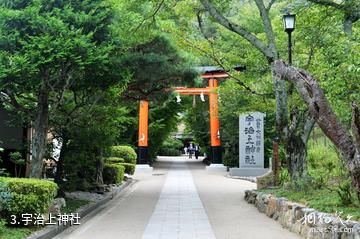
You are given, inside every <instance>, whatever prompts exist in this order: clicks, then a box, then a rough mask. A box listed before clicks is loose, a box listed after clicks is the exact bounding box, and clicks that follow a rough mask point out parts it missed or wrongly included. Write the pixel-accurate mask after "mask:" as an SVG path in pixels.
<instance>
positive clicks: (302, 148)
mask: <svg viewBox="0 0 360 239" xmlns="http://www.w3.org/2000/svg"><path fill="white" fill-rule="evenodd" d="M200 2H201V3H202V5H203V6H204V8H205V9H206V11H207V12H208V13H209V14H210V15H211V17H212V18H213V19H214V20H215V21H216V22H217V23H219V24H220V25H222V26H223V27H225V28H226V29H228V30H229V31H231V32H234V33H236V34H237V35H239V36H240V37H241V38H243V39H245V40H247V41H248V42H249V43H250V44H251V45H252V46H253V47H255V48H256V49H257V50H258V51H259V52H261V53H262V54H263V56H264V57H265V58H266V59H267V61H268V64H269V66H270V68H271V72H272V78H273V84H274V91H275V99H276V127H277V132H278V134H279V135H281V138H282V140H283V142H284V143H285V144H286V149H287V159H288V166H289V167H290V168H289V169H290V170H289V172H290V173H291V176H292V179H294V180H296V179H297V178H298V177H303V176H305V175H306V167H305V165H304V163H305V162H306V142H304V141H303V139H306V140H307V139H308V137H306V135H308V134H309V133H310V132H311V130H312V128H313V125H314V121H313V120H312V119H311V118H308V117H302V118H301V119H302V121H304V120H309V124H302V121H301V122H300V119H298V118H296V120H295V118H294V120H293V121H292V127H291V128H290V129H289V123H288V118H289V114H288V101H287V99H288V95H287V91H286V85H285V81H282V80H281V79H280V78H279V77H278V75H277V74H275V66H274V62H275V61H276V60H278V59H279V51H278V49H277V46H276V38H275V33H274V30H273V26H272V21H271V18H270V10H271V8H272V6H273V3H274V2H275V1H270V2H268V4H265V1H263V0H255V1H254V2H255V4H256V7H257V9H258V12H259V14H260V18H261V21H262V27H263V32H264V34H265V40H262V39H261V38H260V37H258V36H257V35H256V34H255V33H254V32H251V31H250V30H249V29H248V28H246V27H245V26H243V25H241V24H238V23H236V22H234V21H232V20H230V19H229V18H228V17H226V16H225V15H224V14H222V13H221V11H220V10H219V9H218V7H217V6H216V4H215V3H214V2H212V1H210V0H200ZM299 123H300V125H303V127H299V126H298V124H299ZM294 124H296V127H294V126H295V125H294ZM308 126H310V127H308ZM289 130H291V131H289ZM295 130H296V132H295ZM293 172H297V173H296V174H294V173H293Z"/></svg>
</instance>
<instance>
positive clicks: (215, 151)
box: [137, 67, 229, 164]
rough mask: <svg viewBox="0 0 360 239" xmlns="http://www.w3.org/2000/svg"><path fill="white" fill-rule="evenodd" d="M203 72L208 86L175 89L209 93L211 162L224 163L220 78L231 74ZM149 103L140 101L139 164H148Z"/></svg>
mask: <svg viewBox="0 0 360 239" xmlns="http://www.w3.org/2000/svg"><path fill="white" fill-rule="evenodd" d="M204 70H205V73H203V74H201V77H202V78H203V79H207V80H208V87H206V88H186V87H175V88H174V91H175V92H177V93H178V94H180V95H201V94H203V95H208V96H209V113H210V138H211V155H209V156H210V158H211V163H212V164H222V148H221V141H220V120H219V99H218V98H219V97H218V80H219V79H222V78H227V77H229V75H228V74H227V73H226V72H225V71H223V70H219V69H213V68H206V67H205V69H204ZM148 111H149V103H148V101H147V100H141V101H140V107H139V134H138V162H137V163H138V164H147V163H148V159H147V151H148V115H149V113H148Z"/></svg>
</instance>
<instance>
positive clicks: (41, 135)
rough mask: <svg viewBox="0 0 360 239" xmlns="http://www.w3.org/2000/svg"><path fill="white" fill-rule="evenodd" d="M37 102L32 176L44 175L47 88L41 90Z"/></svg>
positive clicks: (39, 176) (47, 106)
mask: <svg viewBox="0 0 360 239" xmlns="http://www.w3.org/2000/svg"><path fill="white" fill-rule="evenodd" d="M37 104H38V105H37V112H36V114H37V115H36V119H35V121H34V130H35V132H34V135H33V138H32V159H31V168H30V178H41V177H42V171H43V159H44V156H45V153H46V144H47V133H48V124H49V92H48V91H47V90H41V91H40V93H39V95H38V102H37Z"/></svg>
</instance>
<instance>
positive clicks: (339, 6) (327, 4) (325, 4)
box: [308, 0, 344, 9]
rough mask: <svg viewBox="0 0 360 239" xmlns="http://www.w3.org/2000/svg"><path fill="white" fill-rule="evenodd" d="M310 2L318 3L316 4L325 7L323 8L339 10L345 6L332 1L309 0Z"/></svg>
mask: <svg viewBox="0 0 360 239" xmlns="http://www.w3.org/2000/svg"><path fill="white" fill-rule="evenodd" d="M308 1H309V2H313V3H316V4H320V5H323V6H328V7H334V8H337V9H344V5H342V4H339V3H336V2H333V1H331V0H308Z"/></svg>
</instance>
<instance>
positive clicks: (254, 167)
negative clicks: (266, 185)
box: [230, 112, 269, 176]
mask: <svg viewBox="0 0 360 239" xmlns="http://www.w3.org/2000/svg"><path fill="white" fill-rule="evenodd" d="M239 166H240V167H239V168H231V169H230V176H260V175H263V174H265V173H266V172H268V171H269V169H265V168H264V114H263V113H261V112H251V113H247V114H244V115H240V117H239Z"/></svg>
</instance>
